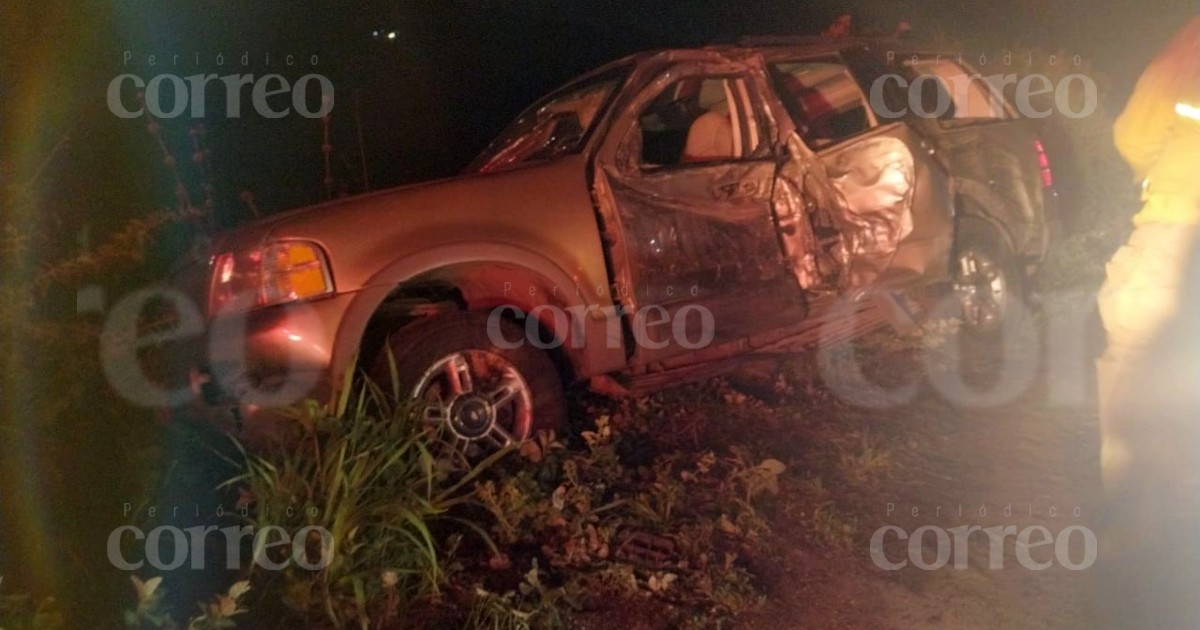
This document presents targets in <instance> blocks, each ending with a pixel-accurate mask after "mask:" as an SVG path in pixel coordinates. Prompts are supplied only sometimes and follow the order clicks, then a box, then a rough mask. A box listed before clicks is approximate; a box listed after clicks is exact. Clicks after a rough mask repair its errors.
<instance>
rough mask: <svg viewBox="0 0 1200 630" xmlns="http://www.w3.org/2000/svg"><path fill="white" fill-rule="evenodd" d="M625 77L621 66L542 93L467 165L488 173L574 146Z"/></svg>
mask: <svg viewBox="0 0 1200 630" xmlns="http://www.w3.org/2000/svg"><path fill="white" fill-rule="evenodd" d="M624 77H625V69H624V68H621V69H618V70H613V71H611V72H605V73H603V74H600V75H598V76H596V77H594V78H592V79H588V80H585V81H584V82H582V83H574V84H571V85H569V86H567V87H564V88H562V89H560V90H558V91H557V92H554V93H552V94H550V95H549V96H547V97H545V98H543V99H542V100H540V101H538V102H537V104H535V105H534V106H533V107H530V108H529V109H527V110H525V112H524V113H522V114H521V116H520V117H519V118H517V119H516V120H515V121H513V122H512V123H511V124H509V126H508V128H507V129H505V130H504V132H503V133H501V134H500V137H498V138H496V139H495V140H493V141H492V143H491V144H490V145H488V147H487V148H486V149H484V151H483V153H482V154H480V155H479V157H477V158H475V161H474V162H472V163H471V166H470V167H468V169H467V170H468V171H473V172H479V173H490V172H493V171H500V170H504V169H508V168H512V167H513V166H516V165H518V164H522V163H526V162H533V161H541V160H549V159H553V158H556V157H558V156H560V155H566V154H568V153H574V152H576V151H578V150H579V149H580V148H581V147H582V146H583V142H584V140H586V139H587V137H588V134H589V133H591V130H592V127H593V126H594V125H595V124H596V122H597V121H598V120H600V116H601V114H602V113H603V111H604V109H605V108H606V107H607V106H608V103H609V102H610V101H611V100H612V96H613V94H614V93H615V92H616V90H617V88H618V87H619V86H620V84H621V81H622V80H623V79H624Z"/></svg>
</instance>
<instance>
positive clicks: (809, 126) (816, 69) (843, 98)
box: [771, 59, 876, 149]
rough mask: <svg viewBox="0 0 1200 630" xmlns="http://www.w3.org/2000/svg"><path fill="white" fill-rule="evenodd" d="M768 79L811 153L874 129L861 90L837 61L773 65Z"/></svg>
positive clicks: (870, 113) (871, 114) (871, 116)
mask: <svg viewBox="0 0 1200 630" xmlns="http://www.w3.org/2000/svg"><path fill="white" fill-rule="evenodd" d="M771 77H772V80H773V81H774V83H775V87H776V89H777V90H778V91H779V96H780V98H781V99H782V100H783V104H784V107H786V108H787V110H788V113H789V114H790V115H791V117H792V121H793V122H794V123H795V124H796V129H797V131H798V132H799V133H800V137H801V138H802V139H803V140H804V142H805V144H807V145H808V146H809V147H810V148H812V149H820V148H822V147H825V146H828V145H831V144H834V143H836V142H839V141H841V140H844V139H846V138H849V137H851V136H854V135H857V134H859V133H862V132H864V131H867V130H868V129H870V128H872V127H873V126H874V125H875V122H876V121H875V119H874V114H873V112H871V111H870V109H869V108H868V106H867V100H866V98H865V96H864V95H863V93H862V89H861V88H860V87H859V85H858V82H857V81H855V80H854V76H853V75H852V74H850V70H849V68H847V67H846V65H845V64H843V63H841V62H840V61H837V60H833V59H829V60H820V61H797V62H784V63H777V64H772V66H771Z"/></svg>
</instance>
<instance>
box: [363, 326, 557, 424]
mask: <svg viewBox="0 0 1200 630" xmlns="http://www.w3.org/2000/svg"><path fill="white" fill-rule="evenodd" d="M498 324H499V332H500V333H501V334H502V335H503V339H505V340H510V341H511V340H517V339H525V336H524V335H525V331H524V330H523V329H522V328H521V327H520V326H517V325H516V324H514V323H513V322H510V321H507V320H500V321H499V322H498ZM389 352H390V355H391V357H393V358H394V361H395V365H396V370H395V371H396V382H397V383H398V385H399V392H397V393H408V392H414V390H415V388H416V387H417V386H418V385H419V384H420V383H421V381H422V379H423V377H425V375H426V372H427V371H428V370H430V369H431V368H432V367H433V366H435V365H437V364H438V362H439V361H440V360H443V359H444V358H445V357H447V356H449V355H454V354H457V353H470V354H471V355H472V356H476V357H478V356H481V355H480V354H479V353H486V354H487V355H495V357H499V358H500V359H502V360H503V361H504V362H506V363H507V364H509V365H511V367H512V368H515V370H516V371H517V372H518V373H519V374H520V377H521V379H523V381H524V384H525V385H526V386H527V388H528V394H529V397H530V398H531V399H532V401H531V405H530V406H531V408H532V418H531V422H530V423H529V431H528V432H522V433H523V434H521V435H517V434H515V433H514V434H512V438H513V439H514V440H515V441H521V440H524V439H527V438H529V437H532V436H533V435H536V432H537V431H540V430H550V429H557V428H558V427H559V426H560V425H561V424H562V422H563V419H564V417H565V416H566V402H565V396H564V391H563V384H562V379H561V378H560V377H559V374H558V370H557V369H556V367H555V365H554V362H553V361H551V359H550V356H549V355H548V354H547V353H546V352H544V351H542V350H539V349H537V348H535V347H533V346H532V345H531V344H530V343H529V342H528V340H526V341H525V343H522V344H521V345H520V346H518V347H516V348H501V347H499V346H497V345H496V344H495V343H493V342H492V340H491V338H490V337H489V334H488V317H487V316H486V315H484V314H480V313H471V312H455V313H448V314H444V315H435V316H431V317H426V318H423V319H420V320H417V321H415V322H412V323H410V324H408V325H406V326H404V327H402V328H400V329H399V330H398V331H396V332H395V333H393V334H392V335H391V336H390V337H389V338H388V340H387V344H386V345H385V347H384V349H383V350H382V351H381V352H380V353H379V356H378V357H376V359H375V361H374V363H373V365H372V368H371V370H370V375H371V377H372V378H373V379H374V380H375V382H376V383H377V384H378V385H379V386H380V387H381V388H383V389H384V391H389V390H390V389H391V388H392V368H391V365H390V362H389ZM472 378H474V377H472ZM389 393H391V392H389ZM410 395H411V394H410ZM493 446H494V445H493Z"/></svg>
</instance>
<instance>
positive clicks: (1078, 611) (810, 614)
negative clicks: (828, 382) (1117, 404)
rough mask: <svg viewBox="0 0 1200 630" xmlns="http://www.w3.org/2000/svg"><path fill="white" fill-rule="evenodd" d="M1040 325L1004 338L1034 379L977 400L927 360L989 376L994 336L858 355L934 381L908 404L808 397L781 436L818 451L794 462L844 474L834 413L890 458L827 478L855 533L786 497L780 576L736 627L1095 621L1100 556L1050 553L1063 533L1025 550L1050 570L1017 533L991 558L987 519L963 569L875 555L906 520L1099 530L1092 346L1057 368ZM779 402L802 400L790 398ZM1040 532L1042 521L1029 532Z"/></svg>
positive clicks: (889, 546) (868, 367)
mask: <svg viewBox="0 0 1200 630" xmlns="http://www.w3.org/2000/svg"><path fill="white" fill-rule="evenodd" d="M1090 308H1091V307H1090V302H1089V301H1088V300H1086V299H1080V298H1078V297H1076V298H1075V299H1073V300H1061V301H1057V302H1052V303H1049V304H1047V305H1046V310H1047V313H1048V315H1047V317H1053V318H1056V319H1057V318H1065V317H1068V316H1072V317H1074V318H1075V319H1074V320H1073V321H1081V322H1086V321H1088V317H1087V315H1088V311H1089V310H1090ZM1045 319H1046V318H1043V321H1045ZM1039 324H1040V322H1039ZM1041 327H1042V326H1040V325H1038V324H1035V325H1034V326H1033V327H1032V329H1031V330H1030V331H1027V334H1025V335H1024V336H1023V337H1022V338H1021V341H1020V343H1018V344H1014V345H1013V347H1012V348H1011V349H1010V352H1009V354H1010V356H1011V364H1013V365H1014V366H1015V367H1019V368H1021V369H1026V370H1033V371H1032V372H1030V374H1031V376H1032V378H1030V379H1029V385H1028V386H1027V387H1020V388H1016V390H1019V391H1017V394H1018V395H1016V396H1015V397H1013V398H1012V399H1011V400H1006V401H1000V402H999V403H998V404H985V405H978V404H975V403H973V402H972V400H975V402H978V401H977V397H969V398H967V399H966V400H960V401H959V402H957V403H956V402H953V401H952V396H948V395H946V394H945V393H942V391H939V390H938V389H937V388H935V387H933V386H930V385H929V382H928V381H929V376H930V375H935V377H945V376H946V375H948V374H951V373H961V374H963V377H964V379H965V380H966V381H967V382H973V381H974V382H977V383H978V382H986V381H987V379H988V374H989V372H991V371H993V370H994V369H995V368H994V366H995V364H996V361H997V360H998V359H997V358H996V357H997V356H998V348H997V347H996V346H995V345H994V344H987V343H984V344H966V345H964V346H963V348H964V350H963V357H964V360H963V362H962V363H963V366H964V367H963V369H962V370H961V371H957V370H955V368H954V365H953V364H954V363H955V362H954V361H952V360H951V358H950V357H949V356H948V355H949V354H950V352H951V350H953V349H954V348H955V347H957V345H958V343H959V342H958V338H957V336H952V337H951V338H950V339H949V340H948V341H947V342H946V343H945V344H943V345H940V346H939V345H937V344H933V345H935V346H936V347H934V348H917V349H912V348H908V349H898V350H884V351H882V352H878V353H876V354H875V355H874V356H872V357H871V358H870V359H867V360H865V361H863V363H864V365H865V369H864V373H866V374H868V378H870V379H872V380H875V381H877V382H880V383H887V384H889V385H891V386H895V385H896V384H897V383H903V382H911V380H912V379H913V378H918V379H920V380H922V381H925V382H924V383H923V384H922V385H921V386H920V387H919V390H918V391H917V393H916V395H915V396H914V397H913V398H912V399H911V400H910V401H909V402H907V403H905V404H903V405H900V406H894V407H887V408H882V409H867V408H861V407H856V406H853V405H844V404H840V403H838V404H835V403H830V404H822V405H820V406H819V407H818V408H816V409H801V410H800V414H799V415H800V416H801V417H803V418H805V419H804V420H802V421H801V422H800V423H799V424H798V425H797V426H793V427H788V428H787V429H786V430H785V433H786V436H787V437H786V441H787V444H788V446H787V448H788V449H790V450H791V451H792V452H793V454H794V455H795V456H796V459H797V460H798V461H801V462H810V464H809V465H810V467H809V468H808V469H807V470H801V471H797V472H799V473H800V474H810V475H818V476H821V477H822V478H825V479H828V478H830V477H832V476H833V475H835V474H837V473H835V472H834V471H831V470H829V469H828V465H829V463H830V462H829V460H828V459H827V458H826V459H825V460H824V461H822V458H821V456H820V454H821V452H822V451H823V450H828V448H829V445H828V444H823V443H822V440H828V439H830V437H831V434H835V433H836V432H837V431H838V430H839V428H841V429H843V430H844V431H845V432H846V434H853V435H864V436H869V438H864V443H868V444H870V445H871V446H872V447H875V448H877V449H879V450H881V451H885V452H886V453H887V455H886V458H887V461H888V463H887V464H886V466H880V467H879V470H878V471H876V472H877V473H878V474H877V476H876V477H875V478H873V479H869V480H867V481H865V482H861V483H854V482H853V481H846V482H845V483H844V484H839V483H832V484H830V485H829V488H830V495H829V496H830V499H831V500H832V502H833V505H834V506H835V507H836V508H838V509H840V510H841V511H843V512H845V513H846V515H847V516H846V518H847V519H853V518H855V517H857V518H858V519H859V520H858V524H857V527H856V528H855V533H854V536H853V537H852V538H851V540H850V541H849V544H848V545H844V546H843V547H841V548H830V546H828V545H822V544H817V545H813V544H809V543H808V542H806V539H808V538H809V537H810V536H809V534H810V533H811V531H812V523H810V522H806V521H805V519H804V518H800V519H794V518H788V516H787V515H786V513H785V512H786V511H785V510H784V511H781V514H778V515H777V516H776V518H775V521H774V523H775V528H774V530H775V536H776V537H777V541H776V547H775V549H776V550H777V551H778V556H777V557H776V558H774V559H773V563H774V564H775V565H776V569H775V572H776V575H777V579H776V580H775V581H774V583H773V584H772V585H771V588H770V595H769V598H768V602H767V604H766V605H765V607H764V608H763V609H762V610H761V611H758V612H756V613H753V614H745V615H743V616H741V617H739V618H738V620H737V624H736V625H737V627H745V628H798V627H817V628H927V627H928V628H934V627H942V628H1075V627H1080V628H1083V627H1094V626H1095V623H1093V619H1092V613H1091V609H1092V596H1091V593H1092V588H1091V587H1092V584H1091V581H1092V579H1093V577H1092V571H1091V570H1089V569H1082V570H1069V569H1066V568H1064V567H1063V566H1061V565H1060V563H1059V562H1058V561H1055V558H1054V554H1053V552H1052V551H1051V550H1052V549H1053V545H1047V546H1045V547H1042V548H1040V549H1033V550H1031V551H1030V556H1032V558H1033V559H1035V560H1040V561H1045V560H1047V559H1048V560H1050V561H1052V564H1051V566H1050V567H1049V568H1047V569H1045V570H1031V569H1029V568H1026V567H1024V566H1022V564H1021V563H1020V562H1019V559H1018V558H1017V556H1016V552H1017V544H1016V541H1015V537H1009V538H1008V539H1007V540H1006V542H1005V544H1004V549H1003V554H1002V556H1003V557H1002V568H989V565H990V564H992V563H993V562H994V559H993V558H991V556H990V552H991V549H990V547H989V538H988V536H987V534H986V533H985V532H975V533H972V534H971V535H970V536H969V538H968V540H969V543H968V545H967V546H966V548H965V551H964V552H963V555H965V556H966V557H965V558H964V559H963V560H964V562H965V568H955V564H956V561H957V560H958V558H954V557H952V558H951V559H950V560H949V562H948V563H947V564H946V565H945V566H944V567H942V568H939V569H936V570H923V569H920V568H917V567H916V566H913V563H912V562H909V564H908V565H907V566H906V567H904V568H902V569H899V570H893V571H889V570H883V569H881V568H879V567H878V566H876V565H875V563H873V562H872V560H871V556H870V553H869V549H870V537H871V535H872V534H873V533H874V532H875V531H876V530H877V529H878V528H879V527H882V526H884V525H895V526H898V527H899V528H901V529H903V530H904V531H906V532H908V533H912V532H914V530H916V529H917V528H919V527H922V526H935V527H939V528H942V529H949V528H953V527H956V526H960V525H979V526H982V527H990V526H995V525H1003V526H1009V525H1011V526H1015V528H1016V530H1017V531H1018V532H1019V531H1021V530H1023V529H1025V528H1027V527H1030V526H1035V525H1039V526H1044V527H1046V528H1047V529H1048V530H1049V531H1050V532H1051V534H1052V535H1057V534H1058V533H1059V532H1060V531H1062V530H1063V529H1064V528H1067V527H1069V526H1072V525H1080V526H1084V527H1088V528H1089V529H1090V530H1091V531H1098V526H1097V524H1098V517H1099V511H1100V507H1101V505H1100V494H1099V492H1100V474H1099V458H1098V453H1099V447H1098V437H1097V427H1096V414H1095V405H1094V403H1093V402H1092V400H1093V394H1092V392H1093V391H1094V385H1093V384H1092V381H1091V365H1092V363H1091V358H1090V356H1089V355H1088V353H1087V352H1086V350H1085V349H1084V348H1082V347H1080V348H1076V350H1078V351H1079V352H1078V354H1079V356H1078V357H1075V356H1071V357H1068V360H1064V361H1062V362H1061V365H1056V367H1055V369H1053V370H1050V369H1047V368H1046V367H1045V365H1044V364H1045V363H1046V361H1045V359H1046V357H1048V356H1049V352H1050V351H1048V350H1047V348H1053V351H1057V352H1063V351H1064V350H1063V349H1062V348H1061V347H1058V345H1059V344H1057V343H1056V342H1051V341H1049V340H1048V339H1046V337H1044V336H1042V335H1039V334H1038V333H1037V330H1038V329H1040V328H1041ZM1059 358H1062V357H1061V356H1060V357H1059ZM1023 362H1031V363H1023ZM1039 364H1041V365H1040V367H1039ZM779 404H781V405H784V406H787V405H791V406H793V407H795V406H796V405H798V403H797V402H796V401H794V400H793V401H780V403H779ZM813 416H817V418H815V419H814V418H813ZM837 448H839V449H841V450H843V452H845V451H846V449H847V447H846V445H840V446H838V447H837ZM849 450H850V452H851V453H853V451H854V448H853V447H850V449H849ZM822 466H825V468H824V469H823V468H822ZM834 468H837V466H835V467H834ZM854 470H855V467H854V465H851V466H846V465H843V466H841V473H842V477H846V474H845V473H846V472H850V473H853V472H854ZM854 476H855V475H854V474H850V475H849V477H850V478H853V477H854ZM981 508H982V510H983V512H982V513H981V511H980V510H981ZM1006 508H1007V511H1006ZM960 510H961V512H960ZM950 536H951V537H952V536H953V534H950ZM1083 538H1084V536H1083V534H1082V533H1080V532H1076V533H1075V534H1074V535H1073V539H1072V540H1071V543H1070V545H1069V552H1070V554H1069V555H1070V558H1071V561H1072V562H1076V563H1082V562H1084V551H1085V550H1084V548H1083V546H1084V544H1083ZM922 540H923V543H924V545H923V547H924V549H923V558H924V560H925V561H926V562H934V559H935V558H936V557H937V552H938V545H937V541H936V538H935V536H934V534H933V533H926V534H925V535H924V537H923V539H922ZM885 541H886V544H885V546H884V551H885V554H886V557H887V558H888V559H889V560H890V561H892V562H903V561H904V560H906V559H908V558H909V550H908V548H907V547H906V543H905V542H904V541H899V540H897V536H896V535H895V534H888V537H887V538H886V539H885ZM1037 541H1038V537H1037V536H1036V535H1034V537H1033V539H1032V541H1031V542H1034V543H1036V542H1037ZM954 553H955V554H956V555H957V554H958V553H959V551H957V550H956V551H955V552H954ZM997 559H1001V558H1000V557H999V554H998V555H997Z"/></svg>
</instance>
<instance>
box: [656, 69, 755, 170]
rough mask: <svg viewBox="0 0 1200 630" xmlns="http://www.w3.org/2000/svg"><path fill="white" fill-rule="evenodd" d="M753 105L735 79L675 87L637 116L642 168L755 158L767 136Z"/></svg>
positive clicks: (689, 81) (705, 79)
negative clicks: (754, 112) (748, 114)
mask: <svg viewBox="0 0 1200 630" xmlns="http://www.w3.org/2000/svg"><path fill="white" fill-rule="evenodd" d="M752 104H753V101H752V99H751V98H750V92H749V90H748V89H747V87H746V83H745V80H744V79H742V78H740V77H713V76H699V77H685V78H682V79H679V80H678V81H675V82H674V83H672V84H671V85H669V86H667V87H666V88H665V89H664V90H663V91H662V92H661V93H660V94H659V95H658V96H656V97H655V98H654V100H653V101H651V102H650V105H648V106H647V107H646V109H645V110H644V111H643V112H642V113H641V115H640V116H638V124H637V131H638V132H639V133H640V134H641V155H640V157H641V164H642V165H643V166H653V167H663V166H677V165H681V164H693V163H702V162H719V161H728V160H739V159H748V158H754V157H758V156H760V155H761V154H762V152H763V151H764V150H765V147H766V146H767V142H766V133H765V132H764V130H763V127H762V124H761V121H760V120H759V119H758V117H757V116H756V115H754V114H753V111H754V110H753V105H752ZM747 112H749V113H750V114H751V116H747V115H746V113H747Z"/></svg>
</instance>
